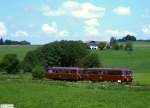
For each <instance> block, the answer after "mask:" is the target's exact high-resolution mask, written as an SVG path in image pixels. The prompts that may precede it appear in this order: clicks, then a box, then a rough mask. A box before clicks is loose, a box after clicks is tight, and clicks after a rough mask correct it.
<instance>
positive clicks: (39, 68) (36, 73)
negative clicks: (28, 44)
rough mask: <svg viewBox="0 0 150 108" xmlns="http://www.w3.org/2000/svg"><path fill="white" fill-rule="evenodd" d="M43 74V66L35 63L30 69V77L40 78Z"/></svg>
mask: <svg viewBox="0 0 150 108" xmlns="http://www.w3.org/2000/svg"><path fill="white" fill-rule="evenodd" d="M44 76H45V74H44V68H43V66H40V65H37V66H35V67H34V68H33V70H32V77H33V78H35V79H42V78H43V77H44Z"/></svg>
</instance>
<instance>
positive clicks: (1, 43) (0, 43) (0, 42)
mask: <svg viewBox="0 0 150 108" xmlns="http://www.w3.org/2000/svg"><path fill="white" fill-rule="evenodd" d="M0 45H3V38H2V37H1V39H0Z"/></svg>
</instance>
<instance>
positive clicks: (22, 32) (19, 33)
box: [15, 30, 29, 37]
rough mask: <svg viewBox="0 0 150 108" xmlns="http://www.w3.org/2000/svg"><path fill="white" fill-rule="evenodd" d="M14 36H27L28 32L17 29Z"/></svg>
mask: <svg viewBox="0 0 150 108" xmlns="http://www.w3.org/2000/svg"><path fill="white" fill-rule="evenodd" d="M15 36H16V37H26V36H29V34H28V33H27V32H26V31H22V30H19V31H16V33H15Z"/></svg>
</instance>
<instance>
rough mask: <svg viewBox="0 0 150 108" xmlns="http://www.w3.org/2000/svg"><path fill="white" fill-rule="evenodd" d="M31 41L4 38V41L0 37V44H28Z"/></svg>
mask: <svg viewBox="0 0 150 108" xmlns="http://www.w3.org/2000/svg"><path fill="white" fill-rule="evenodd" d="M30 44H31V43H30V42H28V41H25V40H24V41H13V40H8V39H6V40H5V41H4V40H3V38H1V39H0V45H30Z"/></svg>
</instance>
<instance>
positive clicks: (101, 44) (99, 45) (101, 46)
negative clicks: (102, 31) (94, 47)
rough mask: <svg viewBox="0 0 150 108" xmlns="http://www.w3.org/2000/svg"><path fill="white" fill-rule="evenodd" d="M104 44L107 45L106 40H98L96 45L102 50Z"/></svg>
mask: <svg viewBox="0 0 150 108" xmlns="http://www.w3.org/2000/svg"><path fill="white" fill-rule="evenodd" d="M106 45H107V43H106V42H100V43H99V44H98V47H99V49H100V50H103V49H104V48H105V47H106Z"/></svg>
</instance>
